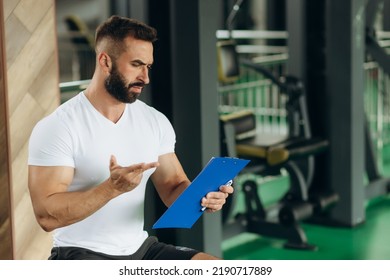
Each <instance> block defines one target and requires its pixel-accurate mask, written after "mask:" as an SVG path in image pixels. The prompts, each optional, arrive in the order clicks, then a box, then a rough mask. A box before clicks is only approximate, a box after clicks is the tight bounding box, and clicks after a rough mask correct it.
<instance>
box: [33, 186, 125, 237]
mask: <svg viewBox="0 0 390 280" xmlns="http://www.w3.org/2000/svg"><path fill="white" fill-rule="evenodd" d="M119 194H120V193H119V192H117V191H116V190H115V189H113V188H112V187H111V186H110V185H109V182H108V180H106V181H104V182H103V183H102V184H100V185H98V186H96V187H94V188H91V189H89V190H87V191H78V192H58V193H53V194H51V195H50V196H48V197H47V199H46V201H45V203H44V205H42V206H43V207H42V209H36V210H37V211H35V212H36V216H37V220H38V222H39V224H40V225H41V227H42V228H43V229H44V230H45V231H52V230H54V229H56V228H60V227H64V226H67V225H71V224H73V223H76V222H79V221H81V220H83V219H85V218H87V217H88V216H90V215H92V214H93V213H95V212H96V211H97V210H99V209H100V208H102V207H103V206H104V205H105V204H106V203H107V202H108V201H110V200H111V199H113V198H114V197H116V196H118V195H119Z"/></svg>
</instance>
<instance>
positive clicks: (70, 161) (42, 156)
mask: <svg viewBox="0 0 390 280" xmlns="http://www.w3.org/2000/svg"><path fill="white" fill-rule="evenodd" d="M28 164H29V165H37V166H70V167H75V163H74V157H73V148H72V137H71V134H70V133H69V130H68V129H67V128H66V126H65V125H64V124H63V122H62V121H61V120H60V119H59V118H58V116H57V115H55V114H52V115H50V116H48V117H46V118H44V119H42V120H41V121H40V122H38V123H37V125H36V126H35V127H34V129H33V131H32V133H31V136H30V140H29V152H28Z"/></svg>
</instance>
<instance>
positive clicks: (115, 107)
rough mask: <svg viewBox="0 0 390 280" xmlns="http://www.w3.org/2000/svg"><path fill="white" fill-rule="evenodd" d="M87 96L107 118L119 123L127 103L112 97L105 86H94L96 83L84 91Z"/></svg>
mask: <svg viewBox="0 0 390 280" xmlns="http://www.w3.org/2000/svg"><path fill="white" fill-rule="evenodd" d="M84 94H85V96H86V97H87V99H88V100H89V102H91V104H92V106H93V107H95V109H96V110H97V111H98V112H99V113H101V114H102V115H103V116H104V117H105V118H107V119H109V120H110V121H112V122H113V123H117V122H118V121H119V119H120V118H121V116H122V114H123V112H124V110H125V108H126V104H125V103H122V102H119V101H118V100H116V99H115V98H114V97H112V96H111V95H110V94H109V93H108V92H107V91H106V90H105V89H104V87H103V88H102V87H100V89H99V88H98V87H96V86H94V83H93V82H91V84H90V85H89V86H88V88H87V89H86V90H85V91H84Z"/></svg>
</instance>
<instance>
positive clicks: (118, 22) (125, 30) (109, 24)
mask: <svg viewBox="0 0 390 280" xmlns="http://www.w3.org/2000/svg"><path fill="white" fill-rule="evenodd" d="M128 36H131V37H133V38H135V39H138V40H143V41H147V42H151V43H154V42H155V41H156V40H157V31H156V29H154V28H153V27H151V26H149V25H147V24H145V23H143V22H141V21H138V20H135V19H131V18H127V17H120V16H116V15H113V16H111V17H110V18H108V19H107V20H106V21H104V22H103V23H102V24H100V25H99V26H98V27H97V29H96V33H95V46H97V45H98V44H99V42H100V41H102V40H103V39H105V38H107V39H109V40H110V41H111V42H112V43H113V44H114V45H115V46H116V47H117V48H118V49H117V50H116V51H119V52H121V51H123V47H124V46H123V40H124V39H125V38H126V37H128ZM112 51H114V50H112ZM112 55H114V54H112Z"/></svg>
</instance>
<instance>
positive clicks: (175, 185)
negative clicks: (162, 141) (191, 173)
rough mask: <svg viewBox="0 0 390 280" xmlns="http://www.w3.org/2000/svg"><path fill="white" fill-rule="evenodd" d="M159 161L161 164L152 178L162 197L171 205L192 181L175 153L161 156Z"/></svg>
mask: <svg viewBox="0 0 390 280" xmlns="http://www.w3.org/2000/svg"><path fill="white" fill-rule="evenodd" d="M158 162H159V164H160V165H159V167H158V168H157V169H156V171H155V172H154V173H153V175H152V177H151V179H152V182H153V184H154V186H155V188H156V190H157V192H158V194H159V196H160V198H161V199H162V201H163V202H164V203H165V204H166V205H167V206H169V205H170V204H171V203H172V202H173V201H174V200H175V199H176V197H177V196H178V195H179V194H180V193H181V192H182V191H183V190H184V189H185V188H186V187H187V186H188V185H189V184H190V181H189V180H188V177H187V175H186V174H185V172H184V170H183V167H182V166H181V164H180V162H179V160H178V158H177V156H176V154H175V153H168V154H164V155H161V156H159V159H158Z"/></svg>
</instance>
